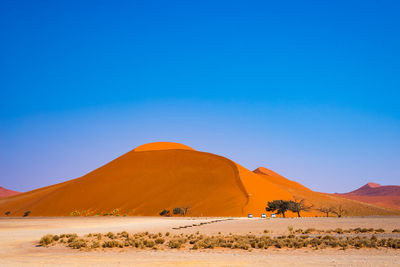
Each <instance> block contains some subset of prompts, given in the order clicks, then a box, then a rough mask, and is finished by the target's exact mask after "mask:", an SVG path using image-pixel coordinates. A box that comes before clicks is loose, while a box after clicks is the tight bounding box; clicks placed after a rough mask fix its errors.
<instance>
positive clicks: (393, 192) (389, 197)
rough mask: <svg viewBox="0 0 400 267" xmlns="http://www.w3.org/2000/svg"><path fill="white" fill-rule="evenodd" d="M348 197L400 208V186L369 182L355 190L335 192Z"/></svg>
mask: <svg viewBox="0 0 400 267" xmlns="http://www.w3.org/2000/svg"><path fill="white" fill-rule="evenodd" d="M335 195H336V196H340V197H343V198H347V199H353V200H358V201H361V202H366V203H370V204H374V205H377V206H381V207H388V208H393V209H400V186H398V185H385V186H382V185H380V184H376V183H368V184H366V185H364V186H362V187H360V188H358V189H356V190H354V191H351V192H349V193H344V194H338V193H336V194H335Z"/></svg>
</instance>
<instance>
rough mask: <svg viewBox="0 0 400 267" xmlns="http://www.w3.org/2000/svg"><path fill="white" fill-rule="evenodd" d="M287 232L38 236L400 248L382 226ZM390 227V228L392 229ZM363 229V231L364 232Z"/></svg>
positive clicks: (76, 243) (46, 239)
mask: <svg viewBox="0 0 400 267" xmlns="http://www.w3.org/2000/svg"><path fill="white" fill-rule="evenodd" d="M288 230H289V232H290V234H289V235H276V236H274V235H271V234H268V233H269V231H268V230H266V231H264V233H263V234H261V235H256V234H251V233H249V234H244V235H232V234H229V235H222V234H221V233H218V234H217V235H203V234H201V233H200V232H199V231H197V232H196V233H191V234H185V235H184V234H182V233H181V234H175V235H172V234H170V233H169V232H167V233H165V234H163V233H161V232H160V233H149V232H143V233H133V234H130V233H128V232H126V231H124V232H119V233H112V232H109V233H106V234H101V233H90V234H87V235H84V236H82V237H79V236H78V235H76V234H61V235H50V234H49V235H45V236H43V237H42V238H41V239H40V240H39V245H40V246H43V247H50V246H57V245H61V246H67V247H70V248H73V249H86V250H92V249H99V248H103V249H109V248H135V249H152V250H158V249H189V250H197V249H214V248H225V249H243V250H252V249H268V248H276V249H280V248H293V249H300V248H311V249H325V248H337V249H349V248H355V249H361V248H390V249H400V238H399V237H388V238H382V237H377V236H376V235H375V233H383V232H385V231H384V230H383V229H374V228H354V229H346V230H342V229H340V228H337V229H332V230H317V229H313V228H310V229H306V230H302V229H293V228H292V227H289V228H288ZM395 230H399V229H394V230H393V231H392V232H395ZM364 233H366V234H367V235H365V234H364Z"/></svg>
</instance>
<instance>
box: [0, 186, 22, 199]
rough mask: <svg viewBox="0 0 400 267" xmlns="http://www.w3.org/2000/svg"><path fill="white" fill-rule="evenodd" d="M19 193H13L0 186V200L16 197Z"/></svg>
mask: <svg viewBox="0 0 400 267" xmlns="http://www.w3.org/2000/svg"><path fill="white" fill-rule="evenodd" d="M18 194H20V192H17V191H13V190H10V189H7V188H4V187H1V186H0V198H3V197H9V196H14V195H18Z"/></svg>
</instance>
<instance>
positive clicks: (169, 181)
mask: <svg viewBox="0 0 400 267" xmlns="http://www.w3.org/2000/svg"><path fill="white" fill-rule="evenodd" d="M294 197H303V198H306V199H307V201H310V202H312V203H313V204H314V205H317V204H318V205H321V204H326V205H333V204H337V203H339V202H340V203H344V205H346V207H347V208H349V211H350V212H351V214H349V215H370V214H376V215H383V214H384V215H391V214H396V212H395V211H393V210H390V209H384V208H379V207H376V206H373V205H368V204H363V203H360V202H357V201H353V200H347V199H343V198H338V197H335V196H331V195H328V194H322V193H317V192H314V191H312V190H310V189H308V188H306V187H304V186H302V185H300V184H298V183H296V182H293V181H290V180H288V179H286V178H284V177H282V176H280V175H279V174H276V173H274V172H272V171H270V170H268V169H265V168H259V169H257V170H256V171H254V172H252V171H249V170H248V169H246V168H244V167H242V166H241V165H239V164H236V163H235V162H233V161H231V160H229V159H227V158H224V157H221V156H217V155H214V154H211V153H206V152H198V151H195V150H194V149H192V148H189V147H187V146H184V145H181V144H177V143H169V142H159V143H151V144H146V145H143V146H139V147H137V148H135V149H134V150H132V151H130V152H128V153H126V154H124V155H122V156H121V157H119V158H117V159H115V160H113V161H111V162H110V163H108V164H106V165H104V166H102V167H100V168H98V169H96V170H94V171H92V172H90V173H88V174H86V175H84V176H82V177H80V178H77V179H73V180H69V181H66V182H64V183H60V184H55V185H51V186H47V187H44V188H39V189H36V190H33V191H30V192H26V193H22V194H20V195H16V196H11V197H8V198H4V199H0V216H4V213H5V212H6V211H10V212H11V216H21V215H23V214H24V212H25V211H28V210H29V211H31V214H30V216H65V215H69V214H70V213H71V212H72V211H79V212H80V213H81V214H86V215H96V214H99V215H102V214H104V213H110V212H112V211H113V210H114V209H119V214H120V215H123V214H127V215H152V216H157V215H158V214H159V212H160V211H161V210H162V209H169V210H172V209H173V208H174V207H183V206H190V209H189V213H188V216H246V215H247V214H248V213H253V214H254V215H255V216H259V215H260V214H261V213H265V206H266V202H267V201H271V200H274V199H293V198H294ZM350 208H351V209H350ZM397 213H398V214H400V212H397ZM316 214H318V213H317V212H316V211H313V212H310V213H307V214H306V213H305V214H304V215H309V216H313V215H316ZM288 215H289V216H290V215H292V216H294V215H295V214H288Z"/></svg>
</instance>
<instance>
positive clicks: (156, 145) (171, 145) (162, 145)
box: [133, 142, 195, 152]
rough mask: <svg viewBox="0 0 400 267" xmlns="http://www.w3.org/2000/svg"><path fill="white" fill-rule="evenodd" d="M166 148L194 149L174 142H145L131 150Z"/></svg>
mask: <svg viewBox="0 0 400 267" xmlns="http://www.w3.org/2000/svg"><path fill="white" fill-rule="evenodd" d="M167 149H185V150H193V151H195V150H194V149H193V148H191V147H189V146H186V145H183V144H179V143H174V142H154V143H147V144H144V145H141V146H138V147H136V148H135V149H134V150H133V151H136V152H140V151H153V150H167Z"/></svg>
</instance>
